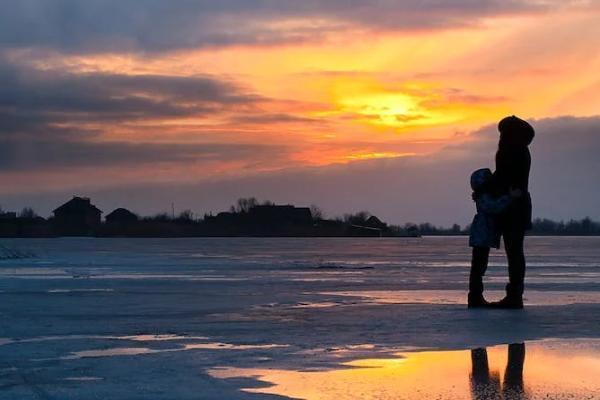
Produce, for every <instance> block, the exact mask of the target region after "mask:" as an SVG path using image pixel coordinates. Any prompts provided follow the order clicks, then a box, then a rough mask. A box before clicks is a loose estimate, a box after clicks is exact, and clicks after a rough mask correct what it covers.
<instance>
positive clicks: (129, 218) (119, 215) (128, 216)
mask: <svg viewBox="0 0 600 400" xmlns="http://www.w3.org/2000/svg"><path fill="white" fill-rule="evenodd" d="M105 219H106V222H107V223H108V224H131V223H134V222H137V221H138V219H139V218H138V216H137V215H136V214H134V213H132V212H131V211H129V210H127V209H125V208H117V209H116V210H114V211H113V212H111V213H110V214H108V215H107V216H106V217H105Z"/></svg>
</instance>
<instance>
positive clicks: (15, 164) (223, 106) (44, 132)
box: [0, 57, 286, 173]
mask: <svg viewBox="0 0 600 400" xmlns="http://www.w3.org/2000/svg"><path fill="white" fill-rule="evenodd" d="M2 61H4V62H2ZM0 87H1V88H2V89H1V90H0V172H4V173H6V172H14V171H29V172H32V173H35V172H36V171H38V172H40V171H48V170H51V169H57V168H69V167H70V168H78V167H99V168H102V167H106V166H110V165H117V166H119V165H128V166H135V165H139V164H148V163H157V162H174V163H198V162H207V161H243V160H246V161H248V162H249V163H254V162H257V161H259V160H260V159H261V158H267V159H275V158H276V157H277V156H279V155H281V154H282V153H283V152H284V149H282V148H280V147H277V146H271V145H259V144H229V143H208V144H193V143H192V144H178V143H147V142H146V141H145V140H144V138H143V136H140V137H138V140H137V141H138V142H139V143H134V142H128V141H114V139H113V140H112V141H107V140H106V139H103V137H104V136H106V133H107V132H106V129H110V128H105V126H109V127H110V126H115V125H117V126H118V125H120V124H124V123H132V122H134V123H135V122H137V121H144V122H148V121H149V120H161V119H165V118H167V119H173V118H175V119H176V118H179V117H189V116H193V117H194V118H200V119H201V118H202V117H207V116H208V117H210V116H213V115H218V116H220V117H221V116H227V115H229V114H228V112H229V111H231V110H235V111H236V112H237V113H240V112H242V113H243V111H244V110H246V109H248V110H249V111H251V110H250V109H252V108H253V106H254V105H255V104H256V103H257V102H259V101H263V100H264V99H262V98H260V97H259V96H256V95H253V94H250V93H247V92H246V91H244V90H243V89H241V88H239V87H238V86H237V85H235V84H233V83H231V82H229V81H225V80H221V79H217V78H215V77H210V76H196V77H175V76H162V75H134V76H129V75H116V74H104V73H86V74H78V73H68V72H60V71H56V70H38V69H32V68H29V67H27V66H22V65H13V64H11V63H10V62H7V60H6V59H2V57H0ZM278 118H280V119H281V120H285V119H286V116H285V115H278ZM90 124H92V126H95V127H94V128H90ZM142 133H143V132H142ZM197 136H198V138H199V139H201V138H200V136H201V135H200V133H199V134H198V135H197ZM202 141H203V142H209V141H211V140H210V139H209V138H204V139H203V140H202Z"/></svg>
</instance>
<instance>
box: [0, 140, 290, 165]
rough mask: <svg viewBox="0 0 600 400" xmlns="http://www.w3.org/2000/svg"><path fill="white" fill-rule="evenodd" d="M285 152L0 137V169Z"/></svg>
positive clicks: (242, 157)
mask: <svg viewBox="0 0 600 400" xmlns="http://www.w3.org/2000/svg"><path fill="white" fill-rule="evenodd" d="M285 151H286V150H285V149H284V148H282V147H281V146H274V145H260V144H230V143H206V144H178V143H164V144H163V143H131V142H115V141H112V142H89V141H75V140H51V141H48V140H37V141H34V142H31V141H14V140H5V141H2V140H0V172H2V173H7V172H14V171H20V172H22V171H30V172H32V173H36V172H40V171H48V170H50V169H59V168H67V169H76V168H80V167H92V168H105V167H112V166H117V167H118V166H125V167H130V166H140V165H144V164H156V163H161V162H168V163H186V164H188V165H189V164H194V163H203V162H207V161H240V160H243V161H247V162H252V161H253V160H255V161H256V160H261V159H263V158H269V159H275V158H277V157H280V156H282V155H283V154H285Z"/></svg>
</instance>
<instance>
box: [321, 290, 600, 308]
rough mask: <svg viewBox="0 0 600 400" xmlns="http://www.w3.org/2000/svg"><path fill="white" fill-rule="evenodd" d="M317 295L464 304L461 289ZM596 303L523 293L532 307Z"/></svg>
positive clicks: (588, 296)
mask: <svg viewBox="0 0 600 400" xmlns="http://www.w3.org/2000/svg"><path fill="white" fill-rule="evenodd" d="M319 294H321V295H328V296H332V295H334V296H349V297H359V298H363V299H365V301H366V302H368V303H374V304H465V302H466V297H465V296H466V295H465V292H464V291H463V290H372V291H358V290H357V291H344V292H322V293H319ZM485 294H486V298H487V299H488V300H494V299H500V298H502V297H503V296H504V292H502V291H498V290H489V291H486V292H485ZM578 303H586V304H598V303H600V294H599V293H598V292H575V291H560V292H559V291H535V290H528V291H526V292H525V304H526V305H533V306H540V305H544V306H559V305H568V304H578Z"/></svg>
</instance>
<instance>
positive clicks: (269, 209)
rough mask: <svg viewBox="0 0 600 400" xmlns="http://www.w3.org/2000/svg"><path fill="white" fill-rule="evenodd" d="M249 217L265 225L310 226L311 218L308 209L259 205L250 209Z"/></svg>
mask: <svg viewBox="0 0 600 400" xmlns="http://www.w3.org/2000/svg"><path fill="white" fill-rule="evenodd" d="M249 215H250V217H251V218H252V219H254V220H255V221H259V222H260V223H262V224H265V225H275V226H281V225H296V226H298V225H312V224H313V217H312V214H311V212H310V208H308V207H294V206H290V205H285V206H278V205H260V206H255V207H252V208H251V209H250V211H249Z"/></svg>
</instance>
